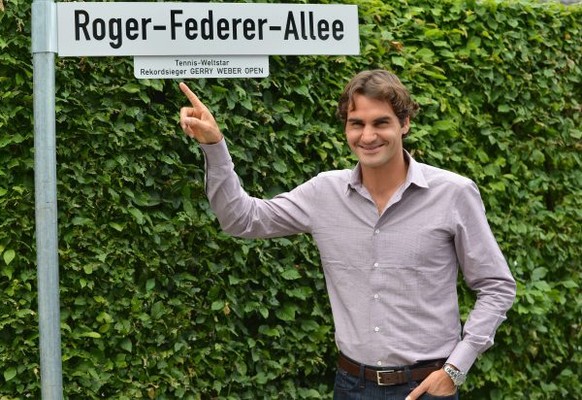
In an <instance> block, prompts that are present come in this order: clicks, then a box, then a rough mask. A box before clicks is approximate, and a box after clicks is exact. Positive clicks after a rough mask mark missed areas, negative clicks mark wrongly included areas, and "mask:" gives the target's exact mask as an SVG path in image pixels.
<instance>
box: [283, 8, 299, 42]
mask: <svg viewBox="0 0 582 400" xmlns="http://www.w3.org/2000/svg"><path fill="white" fill-rule="evenodd" d="M291 35H293V37H294V39H295V40H299V34H298V33H297V25H296V24H295V18H294V17H293V12H292V11H289V14H287V25H286V26H285V35H284V36H283V39H284V40H289V36H291Z"/></svg>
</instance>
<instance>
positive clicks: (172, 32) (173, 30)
mask: <svg viewBox="0 0 582 400" xmlns="http://www.w3.org/2000/svg"><path fill="white" fill-rule="evenodd" d="M180 14H182V10H170V38H171V39H172V40H176V28H179V27H181V26H182V23H181V22H178V21H176V15H180Z"/></svg>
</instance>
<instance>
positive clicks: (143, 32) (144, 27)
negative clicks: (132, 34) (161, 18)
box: [141, 18, 152, 40]
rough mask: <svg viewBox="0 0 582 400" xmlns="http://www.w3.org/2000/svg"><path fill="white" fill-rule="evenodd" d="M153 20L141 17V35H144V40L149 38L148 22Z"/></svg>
mask: <svg viewBox="0 0 582 400" xmlns="http://www.w3.org/2000/svg"><path fill="white" fill-rule="evenodd" d="M150 22H152V19H151V18H142V19H141V36H142V38H141V39H142V40H147V38H148V29H147V26H148V24H149V23H150Z"/></svg>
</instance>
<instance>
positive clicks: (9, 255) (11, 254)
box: [2, 249, 16, 265]
mask: <svg viewBox="0 0 582 400" xmlns="http://www.w3.org/2000/svg"><path fill="white" fill-rule="evenodd" d="M15 257H16V252H15V251H14V250H12V249H8V250H6V251H5V252H4V254H2V258H3V259H4V262H5V263H6V265H10V263H11V262H12V261H13V260H14V258H15Z"/></svg>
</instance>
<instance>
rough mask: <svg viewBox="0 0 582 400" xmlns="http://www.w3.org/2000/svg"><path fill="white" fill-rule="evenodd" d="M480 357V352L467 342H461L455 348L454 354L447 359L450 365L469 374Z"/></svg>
mask: <svg viewBox="0 0 582 400" xmlns="http://www.w3.org/2000/svg"><path fill="white" fill-rule="evenodd" d="M478 356H479V352H477V351H475V349H473V348H472V347H471V345H469V344H468V343H466V342H463V341H461V342H459V343H458V344H457V346H456V347H455V348H454V350H453V352H452V353H451V355H450V356H449V358H448V359H447V363H448V364H452V365H454V366H455V367H457V368H458V369H459V371H461V372H463V373H465V374H466V373H467V372H469V369H471V366H472V365H473V364H474V363H475V360H476V359H477V357H478Z"/></svg>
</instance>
